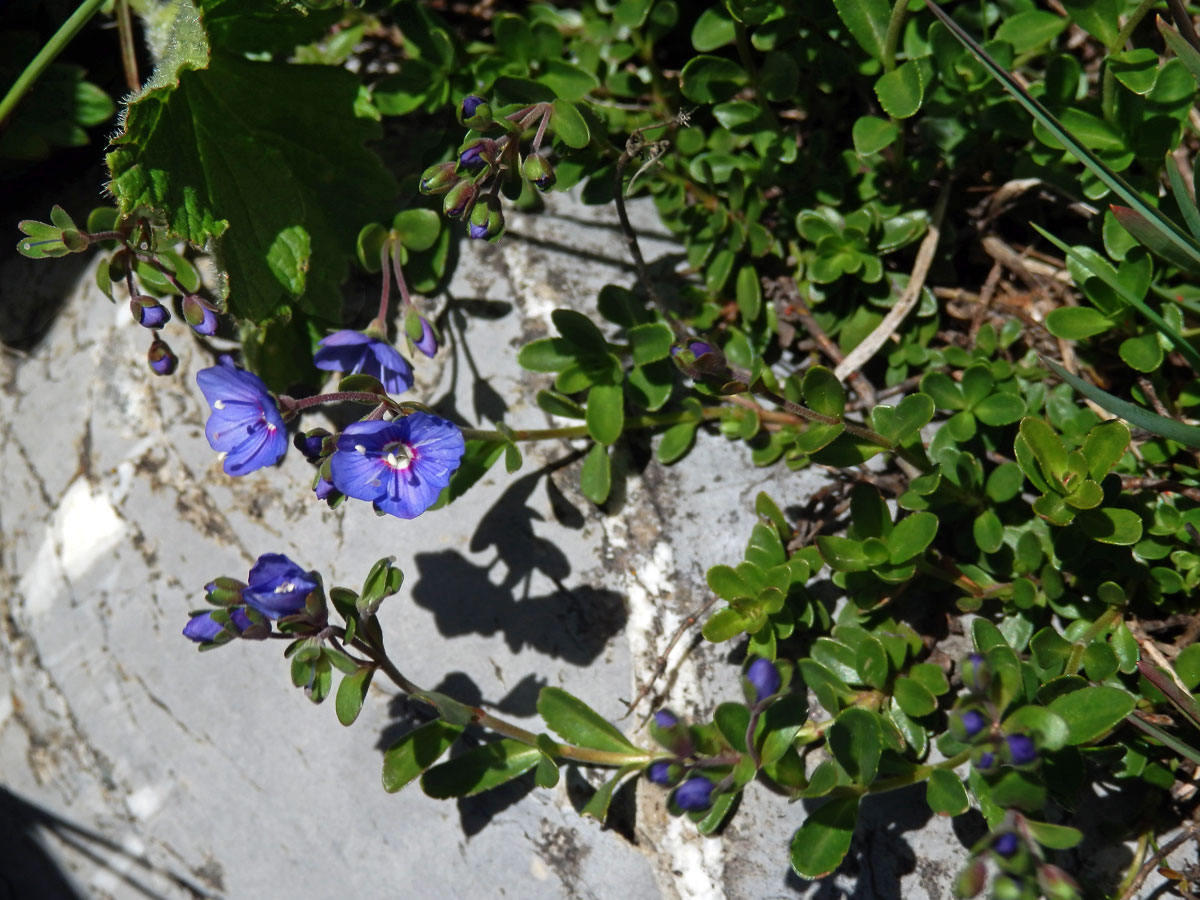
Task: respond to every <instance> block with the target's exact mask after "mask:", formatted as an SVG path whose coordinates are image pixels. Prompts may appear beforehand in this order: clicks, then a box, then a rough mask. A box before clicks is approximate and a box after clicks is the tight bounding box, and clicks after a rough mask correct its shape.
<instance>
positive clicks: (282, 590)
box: [275, 581, 296, 594]
mask: <svg viewBox="0 0 1200 900" xmlns="http://www.w3.org/2000/svg"><path fill="white" fill-rule="evenodd" d="M295 589H296V586H295V585H294V584H292V583H291V582H290V581H285V582H284V583H283V584H281V585H279V587H277V588H275V593H277V594H287V593H290V592H292V591H294V590H295Z"/></svg>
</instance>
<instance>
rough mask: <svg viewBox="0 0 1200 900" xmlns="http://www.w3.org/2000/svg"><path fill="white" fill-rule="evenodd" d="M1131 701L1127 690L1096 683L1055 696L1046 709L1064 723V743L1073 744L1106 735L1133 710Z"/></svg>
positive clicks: (1083, 742)
mask: <svg viewBox="0 0 1200 900" xmlns="http://www.w3.org/2000/svg"><path fill="white" fill-rule="evenodd" d="M1134 703H1135V700H1134V697H1133V695H1132V694H1130V693H1129V692H1128V691H1123V690H1121V689H1120V688H1115V687H1108V686H1107V685H1096V686H1092V687H1086V688H1084V689H1083V690H1079V691H1072V692H1071V693H1069V694H1063V695H1062V696H1060V697H1056V698H1055V699H1054V700H1053V701H1051V703H1050V704H1049V709H1050V711H1051V712H1052V713H1055V714H1056V715H1058V716H1059V717H1060V718H1061V719H1062V720H1063V721H1064V722H1066V723H1067V744H1068V745H1069V746H1075V745H1077V744H1086V743H1088V742H1089V741H1094V740H1096V738H1099V737H1101V736H1102V735H1104V734H1107V733H1108V732H1109V731H1111V730H1112V729H1113V728H1115V727H1116V726H1117V725H1118V724H1119V723H1120V721H1121V720H1122V719H1124V718H1125V717H1126V716H1127V715H1129V713H1130V712H1132V711H1133V707H1134Z"/></svg>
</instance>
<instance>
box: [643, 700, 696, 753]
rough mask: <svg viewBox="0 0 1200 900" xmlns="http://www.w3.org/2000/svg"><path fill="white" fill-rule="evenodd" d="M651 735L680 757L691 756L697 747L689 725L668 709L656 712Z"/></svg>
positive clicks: (651, 725)
mask: <svg viewBox="0 0 1200 900" xmlns="http://www.w3.org/2000/svg"><path fill="white" fill-rule="evenodd" d="M650 736H651V737H653V738H654V740H656V741H658V743H660V744H661V745H662V746H664V747H666V748H667V749H668V750H670V751H671V753H673V754H674V755H675V756H677V757H679V758H680V759H684V758H686V757H688V756H691V755H692V752H693V751H694V750H695V749H696V748H695V744H694V742H693V741H692V734H691V732H690V731H689V730H688V727H687V726H686V725H684V724H683V723H682V722H680V721H679V719H678V718H677V717H676V716H675V714H674V713H673V712H671V711H670V710H667V709H660V710H659V711H658V712H656V713H655V714H654V721H653V722H651V723H650Z"/></svg>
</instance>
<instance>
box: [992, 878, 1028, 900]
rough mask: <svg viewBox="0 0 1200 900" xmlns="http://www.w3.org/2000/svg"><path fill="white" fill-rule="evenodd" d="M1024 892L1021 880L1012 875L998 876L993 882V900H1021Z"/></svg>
mask: <svg viewBox="0 0 1200 900" xmlns="http://www.w3.org/2000/svg"><path fill="white" fill-rule="evenodd" d="M1024 892H1025V888H1024V886H1023V885H1022V884H1021V879H1019V878H1015V877H1014V876H1012V875H997V876H996V877H995V878H994V879H993V880H992V900H1021V897H1022V895H1023V894H1024Z"/></svg>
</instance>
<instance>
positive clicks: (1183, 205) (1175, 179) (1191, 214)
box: [1166, 54, 1200, 238]
mask: <svg viewBox="0 0 1200 900" xmlns="http://www.w3.org/2000/svg"><path fill="white" fill-rule="evenodd" d="M1198 55H1200V54H1198ZM1197 162H1200V159H1197ZM1166 166H1167V178H1169V179H1170V180H1171V192H1172V193H1173V194H1174V195H1175V203H1176V204H1178V206H1179V209H1180V210H1181V211H1182V212H1183V220H1184V221H1185V222H1187V227H1188V229H1189V230H1191V232H1192V234H1193V236H1195V237H1197V238H1200V209H1196V201H1195V200H1193V199H1192V195H1191V194H1190V193H1189V192H1188V189H1187V185H1186V184H1184V183H1183V176H1182V175H1181V174H1180V173H1179V167H1178V166H1176V165H1175V159H1174V158H1173V157H1172V156H1171V154H1170V153H1168V154H1167V162H1166Z"/></svg>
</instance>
